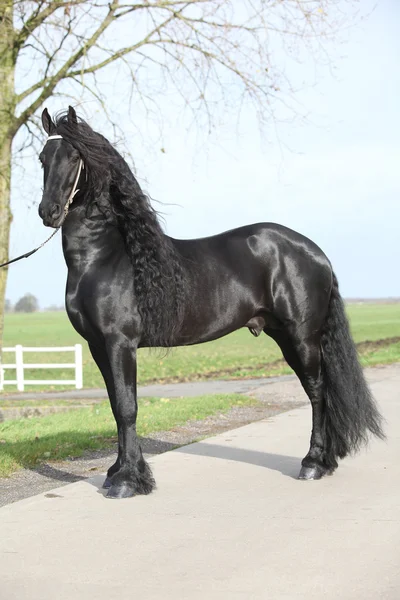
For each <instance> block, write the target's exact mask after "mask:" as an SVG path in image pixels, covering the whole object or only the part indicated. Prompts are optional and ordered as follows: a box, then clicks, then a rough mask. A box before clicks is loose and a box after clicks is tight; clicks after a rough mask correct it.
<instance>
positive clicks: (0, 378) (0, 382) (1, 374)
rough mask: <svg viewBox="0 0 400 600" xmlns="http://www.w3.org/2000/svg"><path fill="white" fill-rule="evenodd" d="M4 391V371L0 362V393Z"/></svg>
mask: <svg viewBox="0 0 400 600" xmlns="http://www.w3.org/2000/svg"><path fill="white" fill-rule="evenodd" d="M3 389H4V369H3V367H2V366H1V362H0V392H2V391H3Z"/></svg>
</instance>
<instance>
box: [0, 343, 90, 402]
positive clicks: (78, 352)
mask: <svg viewBox="0 0 400 600" xmlns="http://www.w3.org/2000/svg"><path fill="white" fill-rule="evenodd" d="M2 352H3V354H5V353H6V352H14V353H15V363H3V364H2V363H0V390H3V389H4V386H5V385H16V386H17V390H18V391H19V392H23V391H24V389H25V385H74V386H75V388H76V389H77V390H80V389H82V386H83V373H82V345H81V344H75V346H54V347H52V348H35V347H30V346H21V345H17V346H15V348H3V351H2ZM25 352H74V354H75V362H73V363H24V353H25ZM7 369H14V370H15V373H16V379H5V371H6V370H7ZM25 369H75V379H25V377H24V372H25Z"/></svg>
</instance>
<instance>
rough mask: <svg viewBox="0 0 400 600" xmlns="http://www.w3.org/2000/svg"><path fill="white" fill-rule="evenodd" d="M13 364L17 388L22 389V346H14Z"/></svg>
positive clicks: (21, 390) (20, 390)
mask: <svg viewBox="0 0 400 600" xmlns="http://www.w3.org/2000/svg"><path fill="white" fill-rule="evenodd" d="M15 365H16V372H17V390H18V391H19V392H23V391H24V353H23V350H22V346H20V345H17V346H15Z"/></svg>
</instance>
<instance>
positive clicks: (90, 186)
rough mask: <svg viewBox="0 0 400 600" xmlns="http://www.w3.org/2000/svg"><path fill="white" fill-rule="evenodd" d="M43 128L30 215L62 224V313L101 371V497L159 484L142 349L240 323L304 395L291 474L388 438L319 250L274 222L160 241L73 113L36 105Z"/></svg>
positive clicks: (115, 159)
mask: <svg viewBox="0 0 400 600" xmlns="http://www.w3.org/2000/svg"><path fill="white" fill-rule="evenodd" d="M42 122H43V127H44V129H45V131H46V132H47V134H48V135H49V136H50V139H49V140H48V141H47V142H46V144H45V146H44V148H43V151H42V152H41V154H40V160H41V162H42V165H43V169H44V192H43V199H42V201H41V204H40V207H39V214H40V216H41V218H42V219H43V223H44V224H45V225H47V226H49V227H59V226H60V225H61V224H62V240H63V250H64V256H65V260H66V263H67V266H68V282H67V290H66V308H67V312H68V315H69V318H70V320H71V323H72V325H73V326H74V327H75V329H76V330H77V331H78V332H79V333H80V334H81V335H82V336H83V337H84V338H85V339H86V340H87V341H88V343H89V347H90V351H91V353H92V355H93V358H94V360H95V361H96V363H97V365H98V367H99V369H100V371H101V373H102V375H103V377H104V381H105V384H106V386H107V391H108V395H109V398H110V403H111V408H112V411H113V414H114V417H115V420H116V423H117V428H118V448H119V449H118V458H117V461H116V462H115V464H114V465H112V467H110V469H109V470H108V474H107V478H106V480H105V482H104V487H106V488H109V490H108V497H110V498H125V497H129V496H134V495H136V494H148V493H150V492H151V491H152V489H153V488H154V485H155V484H154V480H153V477H152V474H151V471H150V468H149V466H148V464H147V463H146V461H145V460H144V458H143V455H142V451H141V448H140V444H139V441H138V438H137V434H136V417H137V410H138V409H137V400H136V353H137V349H138V348H139V347H150V346H161V347H171V346H185V345H189V344H198V343H201V342H207V341H209V340H214V339H216V338H219V337H221V336H224V335H226V334H228V333H231V332H232V331H235V330H236V329H239V328H240V327H248V328H249V330H250V332H251V333H252V334H253V335H255V336H258V335H259V334H260V333H261V332H264V333H266V334H267V335H269V336H270V337H272V338H273V339H274V340H275V341H276V342H277V343H278V345H279V346H280V348H281V350H282V353H283V355H284V357H285V359H286V360H287V362H288V364H289V365H290V366H291V367H292V369H293V370H294V371H295V372H296V374H297V376H298V378H299V379H300V381H301V383H302V385H303V387H304V390H305V391H306V393H307V395H308V397H309V398H310V401H311V406H312V419H313V426H312V433H311V442H310V449H309V451H308V454H307V455H306V457H305V458H304V459H303V460H302V467H301V470H300V475H299V477H300V478H301V479H319V478H320V477H322V476H323V475H325V474H331V473H332V472H333V471H334V470H335V469H336V467H337V466H338V463H337V459H338V458H344V457H345V456H346V455H347V454H349V453H350V452H353V451H356V450H358V448H359V447H360V445H361V444H362V443H364V442H366V441H367V438H368V433H369V432H372V433H373V434H375V435H376V436H378V437H380V438H383V437H384V434H383V432H382V428H381V417H380V415H379V413H378V411H377V408H376V406H375V403H374V400H373V398H372V396H371V393H370V391H369V389H368V386H367V384H366V382H365V379H364V376H363V372H362V369H361V367H360V364H359V362H358V357H357V351H356V348H355V345H354V342H353V341H352V339H351V335H350V332H349V325H348V321H347V319H346V316H345V311H344V306H343V302H342V299H341V296H340V294H339V290H338V283H337V280H336V277H335V275H334V273H333V271H332V266H331V264H330V262H329V260H328V259H327V257H326V256H325V254H324V253H323V252H322V251H321V250H320V249H319V248H318V246H316V245H315V244H314V243H313V242H312V241H310V240H309V239H307V238H306V237H304V236H302V235H300V234H299V233H296V232H295V231H292V230H290V229H288V228H286V227H283V226H282V225H276V224H273V223H258V224H256V225H247V226H245V227H240V228H239V229H234V230H231V231H227V232H225V233H222V234H220V235H216V236H213V237H208V238H203V239H196V240H176V239H173V238H171V237H168V236H167V235H165V234H164V233H163V231H162V229H161V226H160V224H159V221H158V218H157V214H156V212H155V211H154V209H153V208H152V207H151V205H150V203H149V200H148V198H147V197H146V196H145V195H144V193H143V192H142V190H141V189H140V186H139V184H138V182H137V181H136V179H135V177H134V175H133V174H132V172H131V170H130V168H129V167H128V165H127V163H126V162H125V160H124V159H123V158H122V157H121V156H120V154H119V153H118V152H117V151H116V150H115V149H114V148H113V147H112V146H111V144H110V143H109V142H108V141H107V140H106V139H105V138H104V137H103V136H102V135H100V134H99V133H96V132H95V131H93V130H92V129H91V128H90V127H89V125H88V124H87V123H85V122H84V121H83V120H81V119H78V118H77V116H76V113H75V111H74V109H73V108H71V107H70V108H69V110H68V113H66V114H62V115H60V116H58V117H57V118H56V119H55V120H54V121H52V119H51V118H50V116H49V114H48V112H47V109H45V110H44V111H43V114H42ZM52 136H54V137H52ZM81 161H82V162H81ZM82 163H83V166H84V169H83V170H82V172H81V173H80V171H79V169H80V167H81V166H82ZM78 180H79V181H78ZM74 181H75V182H78V188H79V191H78V192H77V193H76V196H75V198H74V201H73V204H72V205H71V207H70V208H69V211H68V204H69V201H70V198H71V193H72V192H71V190H72V189H74ZM67 211H68V212H67Z"/></svg>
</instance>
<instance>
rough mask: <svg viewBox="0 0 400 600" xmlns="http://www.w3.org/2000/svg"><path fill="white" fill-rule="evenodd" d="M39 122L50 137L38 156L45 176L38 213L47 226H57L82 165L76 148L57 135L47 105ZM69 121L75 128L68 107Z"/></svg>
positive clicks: (71, 110)
mask: <svg viewBox="0 0 400 600" xmlns="http://www.w3.org/2000/svg"><path fill="white" fill-rule="evenodd" d="M42 123H43V128H44V130H45V131H46V133H47V134H48V136H49V137H48V139H47V141H46V143H45V146H44V148H43V150H42V152H41V153H40V155H39V159H40V162H41V163H42V166H43V175H44V183H43V197H42V201H41V203H40V205H39V215H40V217H41V218H42V220H43V223H44V224H45V225H46V226H48V227H59V226H60V225H61V224H62V222H63V220H64V218H65V214H66V211H67V210H68V205H69V204H70V203H71V202H72V199H73V195H74V192H75V190H76V188H77V186H78V183H79V179H81V178H82V173H81V171H82V168H83V166H84V165H83V162H82V160H81V157H80V155H79V152H78V150H77V149H76V148H74V146H73V145H72V144H71V143H70V142H68V141H66V140H65V139H64V138H63V136H62V135H59V134H58V132H57V128H56V126H55V124H54V123H53V121H52V120H51V117H50V115H49V113H48V111H47V108H45V109H44V111H43V113H42ZM68 124H69V125H70V126H71V127H74V126H75V127H76V128H78V121H77V117H76V112H75V110H74V109H73V108H72V107H71V106H70V107H69V110H68ZM75 193H76V192H75Z"/></svg>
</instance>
